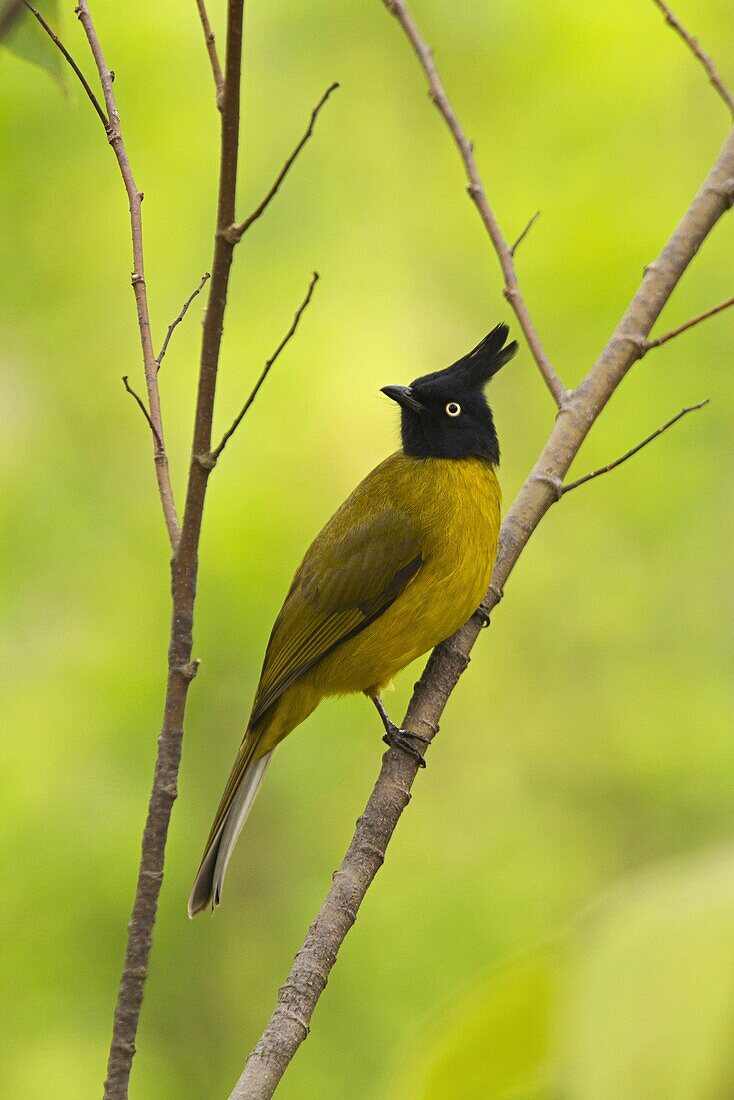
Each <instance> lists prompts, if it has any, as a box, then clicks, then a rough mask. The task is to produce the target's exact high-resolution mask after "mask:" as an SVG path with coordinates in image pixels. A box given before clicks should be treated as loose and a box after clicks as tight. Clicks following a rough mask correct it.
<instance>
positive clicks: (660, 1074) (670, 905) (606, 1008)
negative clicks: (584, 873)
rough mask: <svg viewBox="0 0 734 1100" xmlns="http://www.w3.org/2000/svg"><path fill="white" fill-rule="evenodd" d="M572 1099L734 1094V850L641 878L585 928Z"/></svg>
mask: <svg viewBox="0 0 734 1100" xmlns="http://www.w3.org/2000/svg"><path fill="white" fill-rule="evenodd" d="M571 988H572V992H571V996H570V1005H569V1012H568V1015H567V1017H566V1028H565V1030H566V1035H567V1048H566V1049H567V1054H568V1067H569V1068H568V1088H567V1091H566V1093H564V1095H568V1097H569V1100H721V1098H723V1097H727V1096H734V1032H733V1031H732V1027H731V1021H732V1018H733V1016H734V849H732V848H726V849H725V850H718V851H716V852H715V853H713V854H710V853H709V854H707V855H705V856H704V857H699V858H697V859H696V860H686V861H679V862H675V863H671V864H669V865H666V866H662V867H658V868H656V869H655V870H654V871H653V872H652V873H648V874H646V875H645V876H644V877H640V878H638V879H637V880H636V881H635V882H634V883H633V885H632V886H631V887H629V888H628V889H626V890H625V891H624V892H622V893H619V894H617V895H616V896H615V897H614V898H613V899H611V900H609V901H608V902H607V903H606V904H604V906H603V907H601V908H600V909H598V910H597V911H596V912H595V913H594V914H593V915H592V917H591V918H590V919H589V920H587V921H586V922H585V923H584V925H583V926H582V928H581V934H580V943H579V947H578V953H577V965H576V967H575V975H574V980H573V983H572V987H571Z"/></svg>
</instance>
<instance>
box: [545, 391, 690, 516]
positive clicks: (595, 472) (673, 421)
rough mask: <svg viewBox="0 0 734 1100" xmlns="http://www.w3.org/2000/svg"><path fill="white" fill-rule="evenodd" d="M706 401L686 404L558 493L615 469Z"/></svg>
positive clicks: (569, 490)
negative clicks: (640, 437) (654, 428)
mask: <svg viewBox="0 0 734 1100" xmlns="http://www.w3.org/2000/svg"><path fill="white" fill-rule="evenodd" d="M708 403H709V399H708V397H707V398H706V400H705V401H699V402H698V404H697V405H688V406H687V407H686V408H685V409H681V411H680V412H679V413H676V415H675V416H671V418H670V420H666V422H665V423H664V424H663V425H662V427H660V428H658V429H657V430H656V431H654V432H651V433H650V435H648V436H646V437H645V439H643V440H642V442H641V443H638V444H637V446H636V447H633V448H632V449H631V450H629V451H626V452H625V453H624V454H623V455H621V456H620V457H619V458H616V459H615V460H614V462H610V463H608V464H607V465H606V466H600V467H599V469H598V470H592V471H591V473H590V474H584V476H583V477H579V478H577V479H576V481H569V482H566V484H565V485H561V486H560V493H559V495H560V496H565V495H566V493H570V492H571V490H572V489H578V487H579V485H585V484H586V482H587V481H593V480H594V478H595V477H601V475H602V474H608V473H609V472H610V470H616V468H617V466H621V465H622V463H623V462H626V461H627V459H628V458H632V456H633V455H636V454H637V452H638V451H641V450H642V448H643V447H647V445H648V443H652V441H653V440H654V439H657V438H658V436H659V435H662V434H663V432H667V430H668V428H672V427H673V425H674V424H677V423H678V421H679V420H681V419H682V418H683V417H684V416H687V415H688V413H692V412H696V410H697V409H702V408H703V407H704V405H708Z"/></svg>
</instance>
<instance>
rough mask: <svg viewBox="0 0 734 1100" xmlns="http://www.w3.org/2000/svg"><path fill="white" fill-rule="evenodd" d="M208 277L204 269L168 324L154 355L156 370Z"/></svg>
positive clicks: (209, 277)
mask: <svg viewBox="0 0 734 1100" xmlns="http://www.w3.org/2000/svg"><path fill="white" fill-rule="evenodd" d="M209 279H211V275H210V274H209V272H208V271H205V272H204V274H203V275H202V277H201V281H200V283H199V285H198V286H197V287H196V289H195V290H192V291H191V293H190V294H189V296H188V298H187V299H186V301H185V302H184V304H183V306H182V307H181V312H180V313H179V315H178V317H176V318H175V320H173V321H171V323H170V325H169V326H168V331H167V332H166V335H165V339H164V340H163V344H162V345H161V350H160V351H159V352H158V354H157V356H156V363H157V364H158V370H160V369H161V363H162V362H163V358H164V356H165V354H166V352H167V351H168V345H169V344H170V342H171V337H172V336H173V334H174V332H175V331H176V328H177V327H178V326H179V325H180V324H181V322H182V321H183V319H184V317H185V316H186V314H187V313H188V311H189V306H190V305H191V303H192V302H193V300H194V298H196V297H198V295H199V294H201V292H202V290H203V289H204V286H205V284H206V283H207V282H208V280H209Z"/></svg>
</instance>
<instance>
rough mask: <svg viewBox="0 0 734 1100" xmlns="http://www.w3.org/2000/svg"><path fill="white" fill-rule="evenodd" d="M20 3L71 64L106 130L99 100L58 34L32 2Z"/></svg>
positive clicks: (106, 126)
mask: <svg viewBox="0 0 734 1100" xmlns="http://www.w3.org/2000/svg"><path fill="white" fill-rule="evenodd" d="M22 3H23V5H24V6H25V7H26V8H28V11H29V12H30V13H31V15H35V17H36V19H37V20H38V22H39V23H40V24H41V26H42V27H43V29H44V30H45V32H46V34H47V35H48V36H49V38H50V39H51V41H52V42H53V43H54V45H55V46H56V47H57V49H58V50H60V52H61V54H62V55H63V57H64V58H65V59H66V61H67V62H68V63H69V65H71V67H72V69H73V70H74V72H75V73H76V75H77V77H78V78H79V83H80V84H81V86H82V88H83V89H84V91H85V92H86V94H87V96H88V97H89V100H90V102H91V104H92V106H93V107H94V109H95V111H96V112H97V114H98V116H99V120H100V122H101V123H102V125H103V126H104V128H105V132H106V131H107V130H108V129H109V125H110V124H109V122H108V120H107V115H106V114H105V113H104V111H103V110H102V108H101V107H100V105H99V100H98V99H97V97H96V95H95V94H94V92H93V91H92V89H91V88H90V87H89V84H88V82H87V78H86V77H85V75H84V73H83V72H82V71H81V69H80V68H79V66H78V65H77V63H76V61H75V60H74V58H73V57H72V56H71V54H70V53H69V51H68V50H67V48H66V46H65V45H64V43H63V42H62V41H61V39H60V38H59V36H58V35H57V34H56V33H55V32H54V31H53V30H52V29H51V27H50V26H49V25H48V23H47V22H46V20H45V19H44V18H43V16H42V15H41V13H40V11H38V10H37V9H36V8H34V7H33V5H32V4H29V3H28V0H22Z"/></svg>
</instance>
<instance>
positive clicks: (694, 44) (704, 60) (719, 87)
mask: <svg viewBox="0 0 734 1100" xmlns="http://www.w3.org/2000/svg"><path fill="white" fill-rule="evenodd" d="M652 2H653V4H654V5H655V7H656V8H659V9H660V11H661V12H662V13H663V18H664V19H665V22H666V23H667V24H668V26H669V27H672V28H673V30H674V31H675V32H676V34H678V35H680V37H681V38H682V39H683V41H684V42H685V44H686V46H688V49H689V50H690V51H691V53H692V54H693V56H694V57H695V58H696V59H697V60H698V61H700V63H701V64H702V65H703V67H704V69H705V70H706V75H707V77H708V78H709V82H710V84H711V86H712V87H713V88H715V89H716V92H717V93H718V95H719V96H720V97H721V99H722V100H723V101H724V103H725V104H726V105H727V107H728V108H729V113H730V114H731V115H732V117H734V96H732V94H731V92H730V91H729V89H728V88H727V87H726V85H725V84H724V82H723V80H722V79H721V77H720V76H719V74H718V73H717V71H716V67H715V65H714V63H713V61H712V60H711V58H710V57H709V55H708V54H707V53H704V51H703V50H702V49H701V45H700V43H699V41H698V39H697V38H694V37H693V35H692V34H689V33H688V31H687V30H686V28H685V27H684V26H683V24H682V23H681V22H680V20H678V19H676V17H675V16H674V15H673V13H672V11H671V10H670V8H669V7H668V5H667V4H666V3H665V2H664V0H652Z"/></svg>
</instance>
